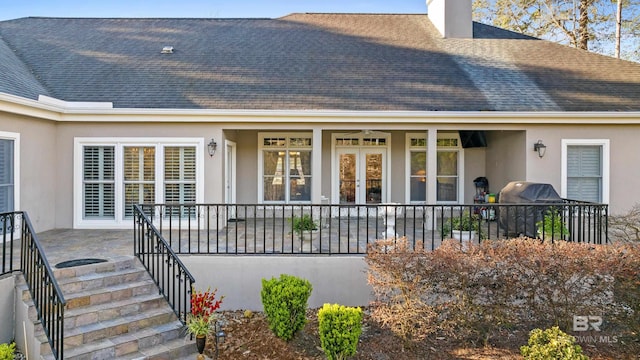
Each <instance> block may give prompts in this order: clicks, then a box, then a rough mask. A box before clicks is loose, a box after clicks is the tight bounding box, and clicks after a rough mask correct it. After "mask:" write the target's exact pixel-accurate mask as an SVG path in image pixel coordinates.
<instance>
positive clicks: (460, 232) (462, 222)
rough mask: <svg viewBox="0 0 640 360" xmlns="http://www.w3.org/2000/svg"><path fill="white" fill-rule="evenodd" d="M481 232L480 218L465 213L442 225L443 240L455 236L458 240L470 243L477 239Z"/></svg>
mask: <svg viewBox="0 0 640 360" xmlns="http://www.w3.org/2000/svg"><path fill="white" fill-rule="evenodd" d="M478 232H480V218H479V217H478V216H477V215H475V214H474V215H471V214H469V212H468V211H464V212H463V213H461V214H460V215H457V216H452V217H451V218H450V219H448V220H445V221H444V223H443V224H442V238H443V239H444V238H447V237H450V236H453V238H454V239H456V240H462V241H469V240H473V239H475V238H476V234H477V233H478Z"/></svg>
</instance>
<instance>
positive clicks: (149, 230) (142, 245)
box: [133, 205, 196, 324]
mask: <svg viewBox="0 0 640 360" xmlns="http://www.w3.org/2000/svg"><path fill="white" fill-rule="evenodd" d="M133 227H134V234H133V247H134V249H133V253H134V255H135V256H136V257H137V258H138V259H140V262H141V263H142V265H144V267H145V268H146V269H147V272H148V273H149V275H151V277H152V278H153V281H154V282H155V283H156V285H157V286H158V289H159V290H160V294H161V295H163V296H164V298H165V300H167V302H168V303H169V305H170V306H171V308H172V309H173V312H174V313H175V314H176V316H177V317H178V319H179V320H180V322H182V323H183V324H186V323H187V313H188V312H189V310H190V306H191V302H190V298H191V289H192V287H193V284H195V282H196V281H195V278H194V277H193V275H191V272H189V269H187V267H186V266H185V265H184V263H183V262H182V261H181V260H180V258H179V257H178V255H177V254H176V253H175V252H174V251H173V249H171V246H170V245H169V243H168V242H167V240H166V239H165V238H164V237H163V236H162V234H161V233H160V232H159V231H158V229H157V228H156V227H155V226H154V225H153V223H152V221H151V219H149V217H148V216H147V215H146V214H145V213H144V211H143V210H142V208H141V206H139V205H134V206H133ZM165 257H166V259H165ZM170 279H174V281H173V282H172V281H171V280H170ZM175 279H178V283H176V282H175ZM183 279H184V280H185V281H182V280H183ZM187 284H188V286H187ZM183 285H184V286H183Z"/></svg>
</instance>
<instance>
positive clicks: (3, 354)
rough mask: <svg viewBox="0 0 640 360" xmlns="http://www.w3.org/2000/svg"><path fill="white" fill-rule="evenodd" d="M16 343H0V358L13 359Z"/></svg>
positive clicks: (4, 359) (3, 359)
mask: <svg viewBox="0 0 640 360" xmlns="http://www.w3.org/2000/svg"><path fill="white" fill-rule="evenodd" d="M15 351H16V344H15V343H11V344H0V360H13V354H14V353H15Z"/></svg>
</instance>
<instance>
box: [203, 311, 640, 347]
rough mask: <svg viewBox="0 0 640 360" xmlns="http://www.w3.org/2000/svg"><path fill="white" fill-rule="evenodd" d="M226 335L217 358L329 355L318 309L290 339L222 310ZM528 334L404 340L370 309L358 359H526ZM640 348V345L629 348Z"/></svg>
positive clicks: (254, 319) (256, 316) (259, 317)
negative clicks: (476, 340)
mask: <svg viewBox="0 0 640 360" xmlns="http://www.w3.org/2000/svg"><path fill="white" fill-rule="evenodd" d="M221 320H222V321H223V322H224V323H225V327H224V331H225V333H226V339H225V342H224V343H223V344H221V345H220V348H219V355H218V359H219V360H238V359H247V360H253V359H260V360H263V359H278V360H280V359H281V360H316V359H325V356H324V353H323V352H322V348H321V347H320V336H319V335H318V319H317V310H316V309H311V310H309V311H307V324H306V325H305V327H304V329H303V330H301V331H300V332H299V333H298V334H297V335H296V336H295V337H294V338H293V339H292V340H291V341H289V342H285V341H283V340H281V339H279V338H277V337H276V336H275V335H274V334H273V333H272V332H271V330H269V326H268V324H267V321H266V319H265V317H264V315H263V313H260V312H256V313H253V316H251V317H245V316H244V312H242V311H233V312H223V313H222V314H221ZM526 341H527V334H520V333H508V334H504V336H501V337H500V338H499V339H494V340H493V341H490V344H488V345H487V346H473V345H469V344H461V343H459V342H457V341H452V340H449V339H447V338H445V337H435V338H433V339H429V340H425V341H421V342H412V343H410V344H404V343H403V341H402V340H401V339H400V338H398V337H397V336H396V335H395V334H393V333H392V332H390V331H388V330H386V329H383V328H381V327H380V326H379V325H378V324H377V323H376V322H375V321H373V319H371V318H370V317H369V316H368V315H367V313H366V311H365V316H364V320H363V332H362V335H361V336H360V342H359V344H358V352H357V354H356V355H355V356H353V357H352V358H351V359H355V360H365V359H366V360H396V359H407V360H413V359H416V360H418V359H420V360H423V359H442V360H448V359H466V360H475V359H502V360H507V359H522V356H521V355H520V350H519V349H520V346H521V345H524V344H526ZM631 348H633V349H637V348H638V347H637V346H634V347H631ZM631 348H630V347H626V346H624V345H621V344H619V343H618V344H597V346H595V345H591V346H589V345H588V344H587V345H585V346H583V350H584V353H585V354H586V355H588V356H589V357H590V358H591V359H594V360H613V359H616V360H617V359H629V360H631V359H633V360H637V359H640V357H639V356H638V354H637V353H629V351H635V350H631ZM214 349H215V348H214V341H213V340H212V339H210V340H209V341H208V342H207V350H206V352H205V353H206V355H207V356H208V357H209V358H212V359H215V350H214Z"/></svg>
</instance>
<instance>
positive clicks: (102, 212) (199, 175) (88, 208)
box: [74, 138, 204, 228]
mask: <svg viewBox="0 0 640 360" xmlns="http://www.w3.org/2000/svg"><path fill="white" fill-rule="evenodd" d="M74 158H75V161H74V227H76V228H92V227H113V228H121V227H127V226H130V221H131V220H130V219H131V216H132V215H133V205H134V204H141V203H147V204H149V203H173V204H176V203H180V204H185V203H196V202H202V201H203V198H204V173H203V170H202V169H203V167H204V139H202V138H76V139H75V144H74Z"/></svg>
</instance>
